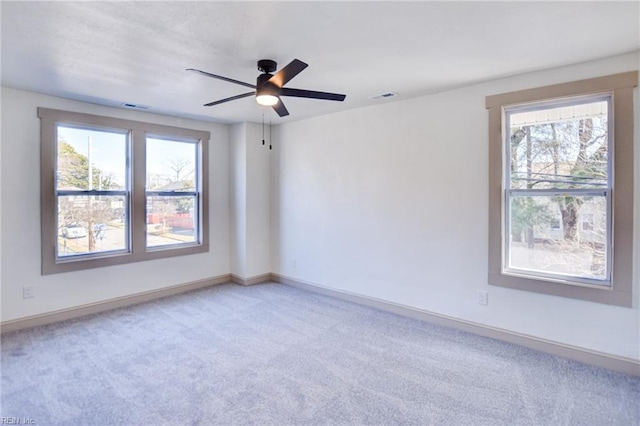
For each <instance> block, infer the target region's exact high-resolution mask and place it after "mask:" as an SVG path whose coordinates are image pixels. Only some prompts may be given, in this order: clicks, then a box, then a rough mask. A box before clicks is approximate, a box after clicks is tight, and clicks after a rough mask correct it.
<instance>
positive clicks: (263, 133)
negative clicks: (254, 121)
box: [262, 112, 264, 145]
mask: <svg viewBox="0 0 640 426" xmlns="http://www.w3.org/2000/svg"><path fill="white" fill-rule="evenodd" d="M262 145H264V112H263V113H262Z"/></svg>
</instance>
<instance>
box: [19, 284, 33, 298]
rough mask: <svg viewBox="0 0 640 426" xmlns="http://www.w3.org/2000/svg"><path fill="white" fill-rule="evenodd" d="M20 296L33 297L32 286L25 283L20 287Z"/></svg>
mask: <svg viewBox="0 0 640 426" xmlns="http://www.w3.org/2000/svg"><path fill="white" fill-rule="evenodd" d="M22 298H23V299H31V298H33V287H32V286H30V285H26V286H24V287H22Z"/></svg>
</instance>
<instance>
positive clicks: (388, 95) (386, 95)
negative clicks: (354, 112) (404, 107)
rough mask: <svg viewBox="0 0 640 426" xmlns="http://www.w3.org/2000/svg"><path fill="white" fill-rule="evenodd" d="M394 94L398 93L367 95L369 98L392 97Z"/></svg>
mask: <svg viewBox="0 0 640 426" xmlns="http://www.w3.org/2000/svg"><path fill="white" fill-rule="evenodd" d="M394 96H398V94H397V93H396V92H386V93H381V94H379V95H373V96H369V99H387V98H393V97H394Z"/></svg>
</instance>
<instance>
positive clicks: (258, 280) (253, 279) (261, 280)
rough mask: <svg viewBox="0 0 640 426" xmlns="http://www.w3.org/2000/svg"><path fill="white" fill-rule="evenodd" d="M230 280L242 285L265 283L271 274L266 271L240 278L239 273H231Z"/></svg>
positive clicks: (269, 279)
mask: <svg viewBox="0 0 640 426" xmlns="http://www.w3.org/2000/svg"><path fill="white" fill-rule="evenodd" d="M231 281H232V282H234V283H236V284H240V285H243V286H249V285H255V284H261V283H266V282H268V281H271V274H270V273H266V274H261V275H256V276H253V277H249V278H242V277H241V276H239V275H236V274H231Z"/></svg>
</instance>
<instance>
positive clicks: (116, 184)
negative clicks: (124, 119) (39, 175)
mask: <svg viewBox="0 0 640 426" xmlns="http://www.w3.org/2000/svg"><path fill="white" fill-rule="evenodd" d="M57 130H58V150H57V151H58V152H57V154H58V158H57V165H56V167H57V169H56V170H57V179H56V185H57V189H58V190H91V189H94V190H109V189H124V188H126V186H127V178H126V176H127V174H126V167H127V139H128V135H127V134H126V133H122V132H121V133H117V132H109V131H99V130H88V129H82V128H74V127H67V126H57Z"/></svg>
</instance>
